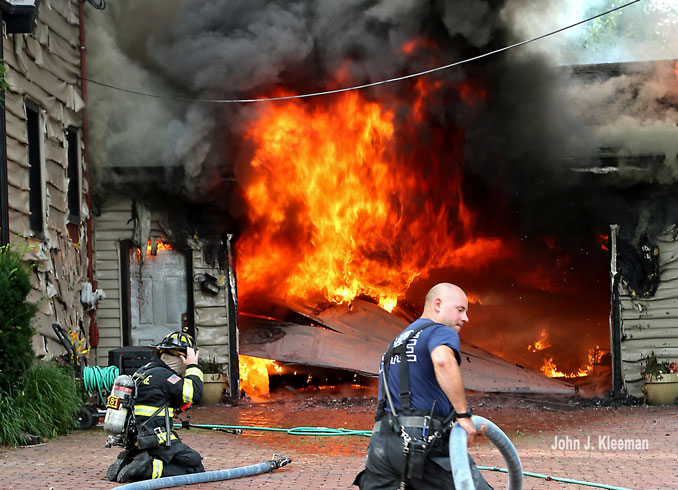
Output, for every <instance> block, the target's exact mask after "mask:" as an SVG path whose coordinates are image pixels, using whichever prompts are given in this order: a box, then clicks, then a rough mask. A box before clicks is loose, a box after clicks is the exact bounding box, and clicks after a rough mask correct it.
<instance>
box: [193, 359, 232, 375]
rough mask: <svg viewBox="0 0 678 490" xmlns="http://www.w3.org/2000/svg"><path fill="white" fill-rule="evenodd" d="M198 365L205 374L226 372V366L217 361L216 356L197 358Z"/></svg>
mask: <svg viewBox="0 0 678 490" xmlns="http://www.w3.org/2000/svg"><path fill="white" fill-rule="evenodd" d="M198 367H199V368H200V369H201V370H202V372H203V373H205V374H228V373H227V372H226V366H225V365H224V364H222V363H220V362H217V360H216V356H215V357H214V358H207V359H204V358H203V359H198Z"/></svg>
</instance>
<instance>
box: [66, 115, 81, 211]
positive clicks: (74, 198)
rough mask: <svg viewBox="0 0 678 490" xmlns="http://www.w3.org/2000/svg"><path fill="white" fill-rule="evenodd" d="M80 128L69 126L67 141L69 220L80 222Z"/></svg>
mask: <svg viewBox="0 0 678 490" xmlns="http://www.w3.org/2000/svg"><path fill="white" fill-rule="evenodd" d="M79 139H80V138H78V130H77V129H76V128H68V129H67V130H66V143H67V144H68V221H70V222H71V223H74V224H80V194H81V186H80V179H81V177H80V158H79V155H80V145H79Z"/></svg>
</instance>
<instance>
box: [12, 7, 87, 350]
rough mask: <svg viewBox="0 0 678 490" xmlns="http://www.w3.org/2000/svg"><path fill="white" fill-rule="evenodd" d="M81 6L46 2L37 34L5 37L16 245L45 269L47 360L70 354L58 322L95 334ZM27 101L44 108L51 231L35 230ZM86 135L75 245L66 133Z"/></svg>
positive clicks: (42, 334) (41, 341) (39, 293)
mask: <svg viewBox="0 0 678 490" xmlns="http://www.w3.org/2000/svg"><path fill="white" fill-rule="evenodd" d="M78 13H79V5H78V2H77V1H75V0H52V1H50V2H42V3H41V4H40V5H39V10H38V16H37V20H36V26H35V29H34V31H33V32H32V33H30V34H8V35H6V37H5V38H4V39H3V43H4V45H3V47H4V64H5V66H6V68H7V72H6V75H5V80H6V82H7V84H8V85H9V89H8V90H6V91H5V117H6V142H7V173H8V200H9V232H10V242H11V243H17V242H19V241H22V240H25V241H27V242H28V244H29V245H31V246H32V250H30V251H29V252H28V253H27V254H26V256H25V259H26V260H30V261H33V262H34V263H36V264H37V267H36V268H35V270H34V272H33V274H32V284H33V290H32V291H31V293H30V295H29V298H30V299H31V300H33V301H36V302H38V304H39V311H38V313H37V315H36V318H35V320H34V326H35V327H36V329H37V332H38V334H37V335H36V336H35V337H34V339H33V348H34V350H35V353H36V354H37V355H40V356H45V357H46V358H50V357H53V356H54V355H58V354H60V353H62V352H63V350H64V349H63V348H62V346H61V344H60V343H58V342H57V341H56V339H55V336H54V333H53V331H52V328H51V325H52V324H53V323H59V324H60V325H61V326H62V327H63V328H64V329H66V330H69V329H70V330H73V331H76V332H82V333H83V334H84V333H86V332H88V329H89V328H88V327H89V318H88V317H87V315H86V313H85V311H84V309H83V306H82V304H81V302H80V290H81V289H82V286H83V285H84V283H85V282H87V280H88V278H87V264H88V262H87V260H88V259H87V242H86V236H85V235H86V233H85V226H86V220H87V218H88V216H89V210H88V209H87V207H86V205H85V204H84V203H86V196H87V184H86V182H85V181H84V180H83V179H82V176H84V175H86V172H85V166H86V161H85V155H84V141H83V135H82V130H81V128H82V126H83V112H84V111H83V109H84V101H83V99H82V94H81V89H80V86H79V85H78V76H79V73H80V66H81V65H80V41H79V37H80V24H79V15H78ZM26 98H28V99H30V100H31V101H32V102H34V103H35V104H37V105H38V106H39V108H40V133H41V140H42V142H41V148H42V156H41V160H42V165H43V167H42V168H43V173H42V179H43V184H42V185H43V186H44V192H43V196H42V199H43V205H44V231H43V234H42V235H37V234H35V233H34V232H33V231H32V230H31V229H30V226H29V217H30V209H29V192H30V186H29V169H30V165H29V163H28V139H27V132H26V122H27V115H26V103H25V100H26ZM68 127H74V128H76V129H78V130H79V138H78V140H77V141H78V152H79V158H78V161H79V164H80V166H81V168H80V176H81V182H80V186H79V188H80V191H81V196H80V201H81V202H82V203H83V204H82V209H81V213H80V215H81V218H80V221H79V222H77V223H71V224H70V225H71V226H73V227H75V228H76V231H75V234H76V236H78V237H79V240H76V242H77V243H74V242H73V241H72V240H71V238H70V235H69V230H68V228H67V218H68V214H69V213H68V205H67V191H68V153H67V152H68V143H67V141H66V135H65V132H66V129H67V128H68Z"/></svg>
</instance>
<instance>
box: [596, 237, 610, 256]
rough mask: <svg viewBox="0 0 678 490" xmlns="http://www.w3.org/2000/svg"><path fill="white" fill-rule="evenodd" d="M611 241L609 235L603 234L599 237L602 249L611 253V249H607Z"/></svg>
mask: <svg viewBox="0 0 678 490" xmlns="http://www.w3.org/2000/svg"><path fill="white" fill-rule="evenodd" d="M609 240H610V237H609V235H605V234H603V233H601V234H599V235H598V244H599V245H600V248H602V249H603V250H605V251H606V252H609V251H610V249H609V248H607V243H608V242H609Z"/></svg>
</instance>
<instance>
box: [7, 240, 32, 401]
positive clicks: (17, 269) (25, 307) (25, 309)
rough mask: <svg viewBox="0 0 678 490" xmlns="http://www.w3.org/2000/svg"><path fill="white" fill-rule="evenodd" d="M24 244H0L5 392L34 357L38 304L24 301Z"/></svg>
mask: <svg viewBox="0 0 678 490" xmlns="http://www.w3.org/2000/svg"><path fill="white" fill-rule="evenodd" d="M25 247H26V245H18V246H10V245H5V246H4V247H0V391H5V392H7V391H9V390H10V388H11V386H12V384H14V383H16V382H20V381H21V378H22V376H23V374H24V373H25V372H26V371H27V370H28V369H29V368H30V366H31V364H32V362H33V359H34V358H35V354H34V353H33V348H32V345H31V339H32V337H33V334H34V333H35V331H34V330H33V327H32V326H31V320H32V319H33V316H34V315H35V312H36V311H37V308H38V307H37V305H35V304H33V303H30V302H28V301H27V297H28V293H29V292H30V291H31V281H30V276H29V267H27V266H26V264H25V263H24V261H23V259H22V257H23V255H24V253H25V252H26V249H25Z"/></svg>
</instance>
